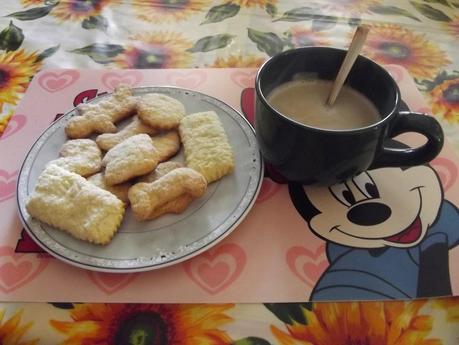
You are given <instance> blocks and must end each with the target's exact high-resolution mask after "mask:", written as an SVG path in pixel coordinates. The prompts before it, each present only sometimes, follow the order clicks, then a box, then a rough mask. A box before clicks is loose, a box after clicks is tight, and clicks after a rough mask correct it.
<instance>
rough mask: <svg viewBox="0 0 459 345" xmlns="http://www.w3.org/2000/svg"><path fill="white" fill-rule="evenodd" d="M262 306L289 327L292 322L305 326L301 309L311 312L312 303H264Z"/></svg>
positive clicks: (305, 321) (305, 322)
mask: <svg viewBox="0 0 459 345" xmlns="http://www.w3.org/2000/svg"><path fill="white" fill-rule="evenodd" d="M264 306H265V307H266V308H267V309H268V310H269V311H270V312H271V313H273V314H274V315H275V316H276V317H277V318H278V319H279V320H281V321H282V322H284V323H288V324H289V325H291V324H293V323H294V322H297V323H301V324H304V325H306V324H307V323H308V322H307V320H306V318H305V316H304V312H303V309H308V310H312V303H265V304H264Z"/></svg>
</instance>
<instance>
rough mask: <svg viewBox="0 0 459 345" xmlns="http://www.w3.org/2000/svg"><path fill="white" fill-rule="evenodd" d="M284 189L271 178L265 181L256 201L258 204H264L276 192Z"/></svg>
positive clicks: (266, 178)
mask: <svg viewBox="0 0 459 345" xmlns="http://www.w3.org/2000/svg"><path fill="white" fill-rule="evenodd" d="M281 187H282V185H280V184H278V183H276V182H274V181H273V180H271V179H270V178H269V177H265V178H264V179H263V184H262V185H261V189H260V193H259V194H258V198H257V200H256V201H255V202H256V203H262V202H265V201H266V200H268V199H269V198H271V197H272V196H273V195H274V194H276V192H277V191H278V190H279V189H280V188H281Z"/></svg>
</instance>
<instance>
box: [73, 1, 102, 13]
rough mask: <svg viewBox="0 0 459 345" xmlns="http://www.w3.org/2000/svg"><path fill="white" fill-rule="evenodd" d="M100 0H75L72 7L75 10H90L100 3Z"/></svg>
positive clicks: (84, 11)
mask: <svg viewBox="0 0 459 345" xmlns="http://www.w3.org/2000/svg"><path fill="white" fill-rule="evenodd" d="M99 2H100V0H73V2H72V3H71V5H70V7H71V9H72V11H75V12H83V13H86V12H89V11H92V10H93V9H94V8H95V7H96V6H98V5H99Z"/></svg>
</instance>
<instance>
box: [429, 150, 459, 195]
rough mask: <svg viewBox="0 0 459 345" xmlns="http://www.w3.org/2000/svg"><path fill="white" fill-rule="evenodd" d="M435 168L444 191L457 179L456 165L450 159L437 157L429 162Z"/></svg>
mask: <svg viewBox="0 0 459 345" xmlns="http://www.w3.org/2000/svg"><path fill="white" fill-rule="evenodd" d="M430 165H431V166H432V167H433V168H434V169H435V171H436V172H437V174H438V177H439V178H440V181H441V183H442V185H443V190H444V191H445V192H446V191H447V190H448V189H449V188H450V187H451V186H452V185H454V183H455V182H456V180H457V174H458V172H457V165H456V163H454V162H453V161H452V160H450V159H448V158H445V157H437V158H435V159H434V160H433V161H431V162H430Z"/></svg>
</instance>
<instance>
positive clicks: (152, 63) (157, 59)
mask: <svg viewBox="0 0 459 345" xmlns="http://www.w3.org/2000/svg"><path fill="white" fill-rule="evenodd" d="M168 59H169V54H168V52H167V50H166V49H165V48H164V47H161V46H153V47H152V48H151V49H148V51H147V50H139V51H138V55H137V59H136V61H135V66H136V67H137V68H162V67H164V66H166V65H167V61H168Z"/></svg>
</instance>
